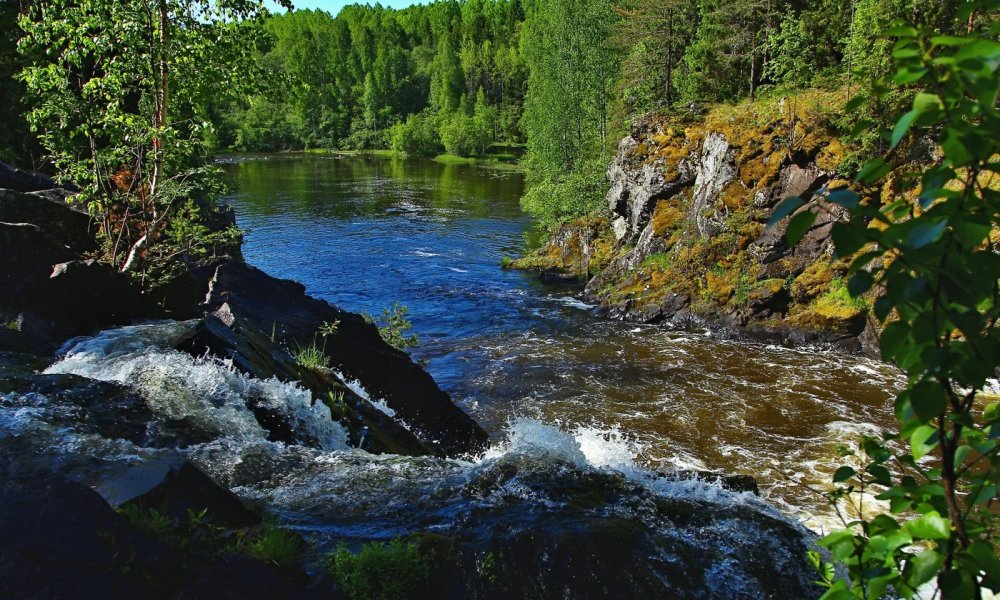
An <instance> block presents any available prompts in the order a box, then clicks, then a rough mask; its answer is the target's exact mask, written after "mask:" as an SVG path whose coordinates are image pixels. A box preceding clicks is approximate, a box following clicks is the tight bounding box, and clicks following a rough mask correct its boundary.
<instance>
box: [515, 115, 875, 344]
mask: <svg viewBox="0 0 1000 600" xmlns="http://www.w3.org/2000/svg"><path fill="white" fill-rule="evenodd" d="M817 106H818V104H817ZM843 159H844V148H843V147H842V146H841V144H840V142H839V140H838V139H837V137H836V136H835V135H833V134H832V133H831V128H830V126H829V125H828V122H827V120H826V116H825V115H823V114H822V113H820V112H819V110H816V109H814V110H809V109H808V108H807V109H806V110H797V109H796V107H795V106H794V105H792V103H791V102H788V101H784V100H782V101H775V102H773V103H770V104H768V103H758V104H755V105H752V106H749V107H743V108H741V107H730V108H726V109H716V110H713V111H711V112H709V113H707V114H705V115H700V116H696V117H695V116H692V117H688V118H678V117H672V118H666V117H660V116H655V115H654V116H649V117H646V118H643V119H641V120H639V121H637V122H636V123H634V125H633V127H632V130H631V133H630V135H628V136H627V137H625V138H624V139H623V140H622V141H621V143H620V144H619V147H618V152H617V154H616V156H615V158H614V160H613V162H612V163H611V165H610V167H609V169H608V178H609V180H610V183H611V187H610V190H609V191H608V194H607V210H606V213H605V214H604V215H603V216H602V217H603V218H600V219H595V218H587V219H585V220H582V221H581V222H574V223H568V224H565V225H564V226H563V227H562V228H560V229H559V230H558V231H557V233H556V234H555V235H553V237H552V240H551V241H550V243H549V245H547V246H546V247H543V248H542V249H540V250H539V251H538V252H536V253H535V254H533V255H531V256H529V257H527V258H526V259H522V260H521V261H520V262H517V263H515V265H514V266H516V267H523V268H534V269H539V268H542V269H544V270H546V271H547V272H548V273H550V274H551V273H553V272H558V273H563V274H565V275H568V276H577V277H581V276H589V281H588V282H587V285H586V291H585V295H586V298H587V299H588V301H591V302H594V303H596V304H598V305H599V307H600V308H599V311H600V312H601V313H602V314H603V315H605V316H608V317H612V318H618V319H625V320H631V321H639V322H647V323H655V322H660V321H667V322H672V323H675V324H680V325H683V324H689V323H691V322H693V321H703V322H709V323H714V324H718V325H722V326H725V327H728V328H734V329H739V330H741V331H747V332H753V333H755V334H759V335H762V336H765V337H768V338H773V339H776V340H778V341H788V342H795V341H806V342H813V341H823V342H832V343H836V344H838V345H841V346H844V347H846V348H849V349H859V348H860V347H861V345H862V344H861V342H860V341H859V337H858V336H860V335H861V334H862V333H863V331H864V330H865V328H866V324H867V317H866V315H867V307H866V306H865V304H864V303H863V302H859V301H855V300H852V299H851V298H850V296H849V294H848V293H847V289H846V285H845V281H844V279H843V277H844V274H845V271H846V263H844V262H843V261H840V260H838V259H837V258H836V257H835V256H834V253H833V244H832V240H831V238H830V232H831V229H832V226H833V223H834V222H836V221H837V220H839V219H846V218H847V215H846V213H845V212H844V211H843V210H842V209H840V208H839V207H836V206H833V205H825V206H824V212H822V213H821V214H820V216H819V218H818V219H817V220H816V222H815V224H814V225H813V227H812V229H811V230H810V231H809V232H808V233H807V234H806V235H805V236H804V238H803V240H802V241H801V242H800V243H799V244H798V245H797V246H796V247H794V248H789V247H788V246H787V244H786V242H785V228H786V225H787V222H788V220H789V218H790V217H789V218H786V219H784V220H783V221H781V222H779V223H778V224H777V225H775V226H774V227H771V228H768V227H766V224H767V222H768V220H769V219H770V217H771V214H772V213H773V210H774V207H775V206H776V205H777V204H778V203H779V202H780V201H781V200H782V199H783V198H786V197H788V196H805V197H809V196H812V195H814V194H815V193H817V192H818V191H819V190H820V189H821V188H823V187H829V188H832V189H835V188H837V187H839V186H843V185H846V183H847V182H846V181H841V180H838V179H837V176H836V172H837V167H838V164H839V163H840V162H841V161H842V160H843ZM595 222H600V223H604V224H606V225H605V227H606V228H607V229H606V230H605V231H594V223H595ZM600 239H608V240H609V242H608V245H609V246H610V248H609V249H607V250H605V251H603V252H599V253H593V252H591V253H589V254H583V253H580V252H577V251H576V249H577V248H583V247H588V248H590V247H593V246H594V244H593V242H592V240H600ZM584 241H586V242H589V244H584V243H583V242H584ZM547 257H549V258H551V257H558V258H559V260H558V261H552V260H548V261H547ZM581 265H586V267H585V268H584V267H582V266H581ZM567 266H570V267H572V268H571V269H570V268H566V267H567ZM582 278H587V277H582Z"/></svg>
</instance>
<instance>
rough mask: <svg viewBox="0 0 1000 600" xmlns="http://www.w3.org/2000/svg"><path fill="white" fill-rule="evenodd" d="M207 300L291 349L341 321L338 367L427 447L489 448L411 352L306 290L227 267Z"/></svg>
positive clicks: (334, 344) (331, 345)
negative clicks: (267, 332)
mask: <svg viewBox="0 0 1000 600" xmlns="http://www.w3.org/2000/svg"><path fill="white" fill-rule="evenodd" d="M206 300H207V304H208V307H209V308H210V309H211V310H216V309H218V308H220V307H221V306H222V305H223V304H228V305H229V307H230V309H231V310H232V312H233V313H235V314H237V315H239V316H240V317H242V318H243V319H245V320H246V321H247V322H249V323H250V324H251V325H253V326H254V327H256V328H257V329H258V330H259V331H273V332H274V338H275V340H276V341H278V342H279V343H281V344H283V345H284V346H285V347H289V348H295V347H304V346H308V345H310V344H313V343H315V342H316V341H317V339H318V338H317V336H318V331H319V329H320V327H322V326H323V325H324V324H326V323H331V324H332V323H338V326H337V333H336V334H335V335H332V336H328V337H327V338H326V343H325V346H324V349H325V352H326V354H327V356H329V358H330V361H331V366H332V367H333V368H334V369H336V370H337V371H340V372H341V373H342V374H343V375H344V376H345V377H348V378H350V379H353V380H357V381H359V382H361V384H362V385H363V386H364V387H365V389H366V391H367V392H368V394H369V395H370V396H371V397H372V398H373V399H380V400H382V401H384V402H385V403H386V405H388V406H389V407H390V408H391V409H393V410H394V411H395V412H396V415H397V417H398V418H400V419H402V420H403V421H404V422H406V423H407V424H408V425H409V426H410V430H411V431H413V432H414V433H415V434H416V435H417V436H418V437H419V438H420V439H421V440H422V441H423V442H424V443H425V444H428V445H431V446H432V447H435V448H438V449H439V450H440V451H442V452H444V453H445V454H448V455H457V454H463V453H470V452H477V451H479V450H481V449H483V448H484V447H485V445H486V443H487V442H488V436H487V434H486V432H485V431H483V430H482V428H480V427H479V425H477V424H476V422H475V421H473V420H472V418H470V417H469V416H468V415H467V414H465V413H464V412H463V411H462V410H461V409H460V408H458V407H457V406H456V405H455V404H453V403H452V401H451V398H449V396H448V394H446V393H445V392H443V391H442V390H441V389H440V388H439V387H438V386H437V384H436V383H435V382H434V380H433V379H432V378H431V376H430V375H429V374H427V372H426V371H424V370H423V369H422V368H420V366H418V365H417V364H416V363H414V362H413V361H412V360H411V359H410V357H409V356H408V355H407V354H406V353H404V352H401V351H399V350H396V349H395V348H392V347H391V346H389V345H388V344H386V343H385V341H384V340H382V338H381V337H380V336H379V333H378V329H377V328H376V327H375V326H374V325H372V324H371V323H368V322H366V321H365V320H364V319H363V318H361V316H360V315H357V314H355V313H350V312H347V311H343V310H340V309H339V308H337V307H334V306H331V305H330V304H328V303H326V302H323V301H321V300H317V299H315V298H312V297H310V296H307V295H306V293H305V288H304V287H303V286H302V285H301V284H299V283H296V282H293V281H287V280H282V279H276V278H274V277H271V276H269V275H267V274H266V273H264V272H263V271H260V270H258V269H255V268H253V267H251V266H249V265H246V264H244V263H240V262H227V263H224V264H222V265H220V266H219V267H218V268H216V270H215V273H214V276H213V277H212V279H211V280H210V281H209V282H208V290H207V294H206Z"/></svg>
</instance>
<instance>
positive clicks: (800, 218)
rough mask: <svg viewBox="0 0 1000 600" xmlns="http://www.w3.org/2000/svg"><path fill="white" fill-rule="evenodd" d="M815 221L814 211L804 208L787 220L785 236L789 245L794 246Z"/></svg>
mask: <svg viewBox="0 0 1000 600" xmlns="http://www.w3.org/2000/svg"><path fill="white" fill-rule="evenodd" d="M815 221H816V213H814V212H813V211H811V210H805V211H802V212H800V213H798V214H797V215H795V216H794V217H792V219H791V220H790V221H789V222H788V228H787V229H786V230H785V238H786V239H787V240H788V245H789V246H794V245H795V244H798V243H799V240H801V239H802V236H804V235H805V234H806V232H808V231H809V228H810V227H812V225H813V223H814V222H815Z"/></svg>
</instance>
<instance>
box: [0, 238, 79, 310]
mask: <svg viewBox="0 0 1000 600" xmlns="http://www.w3.org/2000/svg"><path fill="white" fill-rule="evenodd" d="M74 258H76V256H75V255H74V253H73V252H72V251H71V250H70V249H69V248H67V247H65V246H61V245H59V244H57V243H55V242H53V241H52V239H51V238H49V236H47V235H46V234H45V233H44V232H43V231H42V229H41V228H40V227H38V226H37V225H32V224H29V223H0V304H5V305H8V306H18V305H20V304H23V298H24V294H25V293H26V290H30V289H31V288H32V286H35V285H38V284H39V282H44V281H45V280H46V279H47V278H48V277H49V274H50V273H51V272H52V265H54V264H58V263H61V262H66V261H68V260H73V259H74Z"/></svg>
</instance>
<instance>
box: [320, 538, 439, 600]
mask: <svg viewBox="0 0 1000 600" xmlns="http://www.w3.org/2000/svg"><path fill="white" fill-rule="evenodd" d="M427 563H428V561H427V559H426V557H424V556H422V555H421V554H420V551H419V549H418V547H417V545H416V544H411V543H405V542H403V541H402V540H401V539H399V538H396V539H394V540H392V541H391V542H389V543H382V542H370V543H368V544H365V545H364V546H362V547H361V550H360V552H358V553H357V554H354V553H353V552H351V551H350V550H349V549H348V548H347V547H346V546H343V545H342V546H340V547H339V548H337V549H336V550H334V551H333V552H332V553H331V554H330V555H329V557H328V559H327V570H328V571H329V572H330V574H331V575H332V576H333V578H334V579H335V580H336V581H337V585H338V586H339V587H340V589H342V590H343V591H344V592H345V593H346V594H347V597H348V598H351V600H394V599H396V598H408V597H414V596H415V595H417V593H418V592H419V591H420V590H421V589H422V588H425V587H426V586H427V585H428V583H429V582H428V578H429V574H430V566H429V565H428V564H427Z"/></svg>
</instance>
